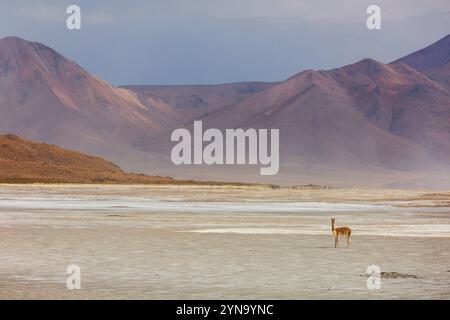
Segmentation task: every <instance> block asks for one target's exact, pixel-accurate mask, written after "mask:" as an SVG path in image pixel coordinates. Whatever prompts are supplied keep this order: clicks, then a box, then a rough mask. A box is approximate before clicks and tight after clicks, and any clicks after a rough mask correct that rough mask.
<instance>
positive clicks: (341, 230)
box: [331, 218, 352, 248]
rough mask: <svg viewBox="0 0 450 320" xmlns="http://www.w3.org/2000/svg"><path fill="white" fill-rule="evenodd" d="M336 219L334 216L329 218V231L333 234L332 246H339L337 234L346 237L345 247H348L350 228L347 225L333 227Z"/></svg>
mask: <svg viewBox="0 0 450 320" xmlns="http://www.w3.org/2000/svg"><path fill="white" fill-rule="evenodd" d="M335 221H336V218H331V233H332V234H333V236H334V247H335V248H338V247H339V236H345V237H346V238H347V248H350V245H351V241H350V236H351V235H352V229H350V228H349V227H339V228H335V227H334V223H335Z"/></svg>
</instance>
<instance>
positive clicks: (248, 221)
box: [0, 185, 450, 299]
mask: <svg viewBox="0 0 450 320" xmlns="http://www.w3.org/2000/svg"><path fill="white" fill-rule="evenodd" d="M448 201H450V192H433V193H431V192H430V193H427V192H425V191H401V190H400V191H399V190H397V191H393V190H362V189H335V190H333V189H331V190H326V189H325V190H309V189H307V190H304V189H298V190H292V189H270V188H255V187H253V188H248V187H241V188H233V187H201V186H195V187H190V186H185V187H183V186H155V187H149V186H80V185H65V186H64V185H61V186H51V185H2V186H0V298H1V299H24V298H25V299H47V298H51V299H88V298H93V299H103V298H105V299H118V298H124V299H319V298H326V299H377V298H394V299H405V298H413V299H432V298H437V299H449V298H450V250H449V249H450V207H449V205H448ZM332 216H335V217H336V223H337V225H338V226H342V225H348V226H349V227H351V228H352V229H353V237H352V238H353V242H352V247H351V248H350V249H345V248H343V247H344V246H345V240H344V239H341V245H342V248H339V249H335V248H334V240H333V238H332V236H331V231H330V228H331V227H330V225H329V223H330V217H332ZM71 264H76V265H78V266H80V268H81V290H68V289H67V287H66V279H67V277H68V275H67V274H66V269H67V267H68V266H69V265H71ZM369 265H377V266H379V267H380V269H381V271H384V272H399V273H402V274H409V275H415V276H417V278H405V279H403V278H400V279H384V278H382V279H381V287H380V289H378V290H377V289H374V290H369V289H368V288H367V285H366V280H367V278H366V276H365V273H366V268H367V267H368V266H369Z"/></svg>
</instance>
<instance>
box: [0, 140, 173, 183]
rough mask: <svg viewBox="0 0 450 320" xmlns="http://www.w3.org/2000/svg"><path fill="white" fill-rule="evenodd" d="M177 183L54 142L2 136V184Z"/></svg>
mask: <svg viewBox="0 0 450 320" xmlns="http://www.w3.org/2000/svg"><path fill="white" fill-rule="evenodd" d="M4 182H9V183H18V182H20V183H22V182H49V183H175V182H176V181H174V180H172V179H171V178H165V177H150V176H144V175H137V174H128V173H125V172H123V171H122V170H121V169H120V168H119V167H118V166H116V165H115V164H114V163H112V162H109V161H106V160H103V159H102V158H98V157H92V156H88V155H85V154H82V153H78V152H74V151H69V150H65V149H62V148H60V147H58V146H55V145H48V144H43V143H36V142H31V141H27V140H23V139H21V138H19V137H18V136H15V135H3V136H0V183H4Z"/></svg>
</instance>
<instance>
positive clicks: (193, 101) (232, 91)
mask: <svg viewBox="0 0 450 320" xmlns="http://www.w3.org/2000/svg"><path fill="white" fill-rule="evenodd" d="M275 84H276V83H269V82H243V83H227V84H217V85H175V86H142V85H141V86H122V88H124V89H127V90H130V91H132V92H134V93H135V94H136V96H137V98H138V99H139V100H140V102H141V103H142V104H143V105H145V106H152V105H154V104H158V103H160V104H164V105H167V106H169V108H172V109H173V110H175V112H174V113H175V114H176V116H175V117H174V118H173V119H174V120H175V121H174V123H173V124H172V126H173V127H174V126H175V125H183V124H184V123H185V122H189V121H192V119H195V118H197V117H199V116H201V115H203V114H205V113H209V112H212V111H214V110H216V109H220V108H222V107H226V106H229V105H232V104H235V103H237V102H239V101H241V100H243V99H245V98H247V97H249V96H251V95H252V94H255V93H256V92H260V91H263V90H265V89H267V88H270V87H272V86H274V85H275Z"/></svg>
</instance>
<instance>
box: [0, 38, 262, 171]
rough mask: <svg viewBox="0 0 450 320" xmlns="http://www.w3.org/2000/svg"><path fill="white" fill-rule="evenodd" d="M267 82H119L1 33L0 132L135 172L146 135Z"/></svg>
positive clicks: (146, 157) (147, 158)
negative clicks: (95, 157)
mask: <svg viewBox="0 0 450 320" xmlns="http://www.w3.org/2000/svg"><path fill="white" fill-rule="evenodd" d="M269 85H270V84H264V83H252V84H232V85H219V86H185V87H182V86H175V87H173V88H169V87H150V86H149V87H145V86H144V87H130V88H129V89H127V88H120V87H115V86H112V85H110V84H109V83H107V82H105V81H103V80H101V79H99V78H98V77H96V76H93V75H91V74H90V73H89V72H87V71H86V70H84V69H83V68H81V67H80V66H79V65H77V64H76V63H75V62H73V61H71V60H69V59H67V58H65V57H63V56H62V55H60V54H59V53H57V52H56V51H54V50H53V49H51V48H49V47H47V46H45V45H43V44H40V43H37V42H29V41H26V40H23V39H20V38H17V37H7V38H4V39H1V40H0V132H3V133H8V132H12V133H15V134H18V135H20V136H23V137H25V138H29V139H34V140H38V141H43V142H48V143H54V144H57V145H60V146H62V147H66V148H70V149H74V150H77V151H82V152H87V153H90V154H95V155H100V156H104V157H106V158H109V159H112V160H114V161H115V162H118V163H119V164H120V165H121V166H123V167H125V168H127V169H136V170H139V171H141V170H143V165H145V163H146V162H149V161H153V156H152V155H149V154H147V153H143V152H142V150H141V149H142V148H141V147H142V145H146V144H147V141H149V140H150V139H151V138H152V137H154V136H156V135H158V134H161V133H163V132H165V131H166V130H167V129H170V128H173V127H176V126H181V125H182V124H184V123H186V122H189V121H191V119H193V118H195V117H197V116H199V115H200V114H202V113H204V112H207V111H209V110H212V109H214V108H216V107H220V106H222V105H223V104H228V103H234V102H236V101H238V100H240V99H242V98H243V97H245V96H247V95H249V94H251V93H252V92H256V91H259V90H262V89H264V88H265V87H266V86H269ZM199 101H200V102H199ZM180 106H181V107H180Z"/></svg>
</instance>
